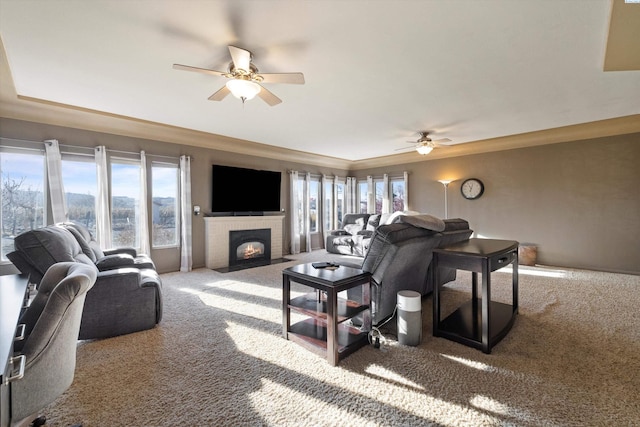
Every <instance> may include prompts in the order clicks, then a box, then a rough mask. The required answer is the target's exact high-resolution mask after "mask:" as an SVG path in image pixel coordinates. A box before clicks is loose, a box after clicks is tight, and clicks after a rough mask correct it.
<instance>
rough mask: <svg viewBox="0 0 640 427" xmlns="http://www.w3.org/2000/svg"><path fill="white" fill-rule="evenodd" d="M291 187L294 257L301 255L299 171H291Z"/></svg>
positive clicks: (292, 251)
mask: <svg viewBox="0 0 640 427" xmlns="http://www.w3.org/2000/svg"><path fill="white" fill-rule="evenodd" d="M289 187H290V197H289V198H290V199H291V201H290V202H291V218H290V221H291V224H290V228H291V233H290V234H291V249H290V252H291V254H292V255H294V254H299V253H300V226H299V224H300V212H299V211H298V207H299V206H300V197H301V195H300V194H298V171H291V172H290V173H289Z"/></svg>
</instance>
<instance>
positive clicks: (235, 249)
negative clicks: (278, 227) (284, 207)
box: [229, 228, 271, 269]
mask: <svg viewBox="0 0 640 427" xmlns="http://www.w3.org/2000/svg"><path fill="white" fill-rule="evenodd" d="M270 263H271V229H269V228H260V229H256V230H230V231H229V268H236V269H237V268H248V267H257V266H260V265H268V264H270Z"/></svg>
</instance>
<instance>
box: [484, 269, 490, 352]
mask: <svg viewBox="0 0 640 427" xmlns="http://www.w3.org/2000/svg"><path fill="white" fill-rule="evenodd" d="M490 306H491V272H490V271H489V261H488V260H485V261H484V262H483V263H482V351H483V352H485V353H487V354H489V353H491V343H490V342H489V340H490V338H491V335H489V334H490V333H491V329H490V328H489V326H490V325H489V320H490V319H491V313H489V307H490Z"/></svg>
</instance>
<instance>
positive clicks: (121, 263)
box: [96, 254, 134, 271]
mask: <svg viewBox="0 0 640 427" xmlns="http://www.w3.org/2000/svg"><path fill="white" fill-rule="evenodd" d="M133 263H134V259H133V257H132V256H131V255H129V254H112V255H106V256H104V257H102V258H100V259H99V260H98V261H96V267H98V270H100V271H106V270H113V269H116V268H122V267H130V266H133Z"/></svg>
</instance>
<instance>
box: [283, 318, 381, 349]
mask: <svg viewBox="0 0 640 427" xmlns="http://www.w3.org/2000/svg"><path fill="white" fill-rule="evenodd" d="M368 335H369V334H368V332H366V331H361V330H360V329H358V328H356V327H353V326H350V325H345V324H340V325H338V353H339V354H340V357H342V356H346V355H348V354H350V353H352V352H354V351H355V350H357V349H359V348H360V347H363V346H365V345H366V344H367V343H368V338H367V337H368ZM287 339H289V340H291V341H293V342H295V343H297V344H299V345H301V346H303V347H305V348H306V349H307V350H310V351H312V352H314V353H315V354H317V355H319V356H322V357H326V356H327V325H326V323H325V322H323V321H321V320H318V319H312V318H309V319H305V320H302V321H300V322H297V323H294V324H293V325H291V330H290V331H288V332H287Z"/></svg>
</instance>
